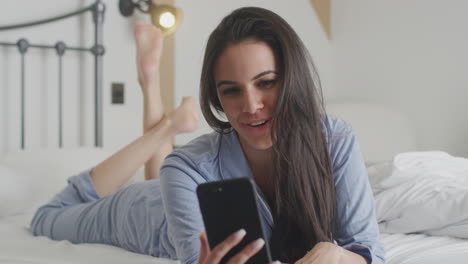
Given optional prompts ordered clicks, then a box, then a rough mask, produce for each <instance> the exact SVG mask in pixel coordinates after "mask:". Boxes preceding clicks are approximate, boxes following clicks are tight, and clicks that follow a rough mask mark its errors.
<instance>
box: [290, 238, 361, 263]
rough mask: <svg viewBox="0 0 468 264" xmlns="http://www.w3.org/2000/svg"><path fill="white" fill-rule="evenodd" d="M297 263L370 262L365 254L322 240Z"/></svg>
mask: <svg viewBox="0 0 468 264" xmlns="http://www.w3.org/2000/svg"><path fill="white" fill-rule="evenodd" d="M296 264H368V262H367V260H366V259H365V258H364V257H363V256H361V255H358V254H356V253H354V252H352V251H349V250H346V249H344V248H342V247H340V246H338V245H335V244H333V243H330V242H321V243H318V244H317V245H315V247H314V248H312V250H311V251H309V252H308V253H307V254H306V255H305V256H304V257H303V258H301V259H300V260H298V261H297V262H296Z"/></svg>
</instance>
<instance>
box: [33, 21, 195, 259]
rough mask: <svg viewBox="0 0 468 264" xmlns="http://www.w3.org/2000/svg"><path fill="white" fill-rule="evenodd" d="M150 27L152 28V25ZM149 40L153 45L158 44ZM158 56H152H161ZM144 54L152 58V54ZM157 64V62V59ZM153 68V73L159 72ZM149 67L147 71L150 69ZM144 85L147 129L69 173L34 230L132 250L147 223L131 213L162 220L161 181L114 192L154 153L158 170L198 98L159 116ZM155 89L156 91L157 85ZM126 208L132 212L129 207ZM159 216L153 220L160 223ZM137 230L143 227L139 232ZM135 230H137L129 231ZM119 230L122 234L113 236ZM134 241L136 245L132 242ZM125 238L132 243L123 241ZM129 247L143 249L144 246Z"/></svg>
mask: <svg viewBox="0 0 468 264" xmlns="http://www.w3.org/2000/svg"><path fill="white" fill-rule="evenodd" d="M137 28H138V26H137ZM145 30H146V29H145ZM150 30H153V29H151V28H150ZM137 31H138V30H136V32H137ZM145 32H147V31H143V33H141V32H140V33H139V34H140V35H139V34H136V38H137V42H138V41H141V42H145V41H146V40H145V41H142V40H141V39H139V37H141V38H144V37H145V36H146V37H147V35H145ZM154 32H157V31H154V30H153V31H152V32H150V33H149V34H150V35H151V34H152V36H153V37H154V36H155V35H154V34H155V33H154ZM156 36H157V35H156ZM138 45H140V46H139V47H138V51H137V54H139V55H141V54H143V52H141V51H142V50H143V49H142V48H141V45H143V44H142V43H140V44H138ZM151 45H153V46H154V45H156V46H157V43H153V44H151ZM151 45H150V46H151ZM159 52H160V51H159ZM158 56H160V54H159V55H158ZM158 56H155V57H153V58H156V59H159V57H158ZM143 57H145V58H150V57H151V56H143ZM145 65H146V66H145ZM148 65H149V66H148ZM151 65H152V64H151V63H146V64H143V63H142V65H139V66H143V67H142V68H143V70H139V74H140V73H142V72H143V71H145V69H146V70H148V69H149V68H151V67H150V66H151ZM157 65H159V62H158V63H157ZM153 66H154V65H153ZM158 67H159V66H158ZM157 69H158V68H156V72H157V71H158V70H157ZM147 72H151V71H150V70H148V71H147ZM147 75H148V76H146V75H145V74H142V75H141V76H140V82H141V83H142V84H145V83H148V84H151V83H153V82H154V80H155V79H153V81H151V80H150V79H151V78H152V76H150V75H151V74H147ZM145 76H146V77H145ZM141 78H146V79H141ZM156 80H157V78H156ZM145 87H146V88H145ZM148 87H150V86H144V87H142V89H143V90H144V94H145V93H146V94H145V100H146V101H145V107H146V106H147V107H148V111H145V126H146V124H150V123H153V125H152V126H151V127H150V125H148V129H145V133H144V135H143V136H141V137H140V138H138V139H137V140H135V141H133V142H132V143H130V144H129V145H127V146H126V147H124V148H123V149H122V150H120V151H119V152H117V153H115V154H114V155H112V156H111V157H109V158H108V159H107V160H105V161H103V162H102V163H100V164H99V165H97V166H96V167H95V168H94V169H93V170H92V171H87V172H84V173H82V174H80V175H78V176H74V177H71V178H70V179H69V184H68V186H67V187H66V188H65V189H64V190H63V191H62V192H61V193H59V194H58V195H56V196H55V198H54V199H53V200H52V201H51V202H50V203H48V204H46V205H44V206H42V207H41V208H39V209H38V211H37V212H36V214H35V216H34V218H33V220H32V222H31V229H32V232H33V234H34V235H45V236H48V237H50V238H53V239H56V240H63V239H65V240H70V241H72V242H75V243H107V244H113V245H117V246H121V247H124V248H127V249H130V250H133V249H132V248H141V247H146V246H147V245H146V244H145V243H146V242H144V241H146V240H142V239H141V236H140V235H141V234H140V233H142V232H143V231H144V230H146V228H148V226H146V224H145V223H138V221H139V220H138V219H142V218H144V216H142V217H136V218H132V216H134V215H139V214H140V213H142V214H143V215H145V212H154V213H156V214H160V215H157V216H156V218H158V217H159V218H158V219H159V220H161V219H163V217H164V215H163V210H162V204H161V205H157V203H158V202H160V201H159V198H158V197H157V195H159V194H158V193H159V186H156V185H157V184H159V182H158V181H152V182H145V183H140V184H138V185H133V186H130V187H128V188H125V189H123V190H120V191H119V192H116V191H117V190H119V189H120V187H121V186H123V185H124V184H125V183H127V182H128V180H129V178H130V177H131V176H132V175H133V174H134V173H135V172H136V170H137V169H138V168H140V167H141V166H142V165H143V164H144V163H145V162H148V161H149V160H150V159H153V158H154V159H157V160H158V162H159V163H154V164H155V166H153V167H152V168H153V169H154V170H156V171H157V173H159V166H160V161H162V159H163V158H164V157H165V156H166V155H167V154H168V152H167V150H161V148H160V147H161V146H163V145H165V144H168V143H170V140H171V138H172V137H174V135H176V134H178V133H186V132H191V131H194V130H195V129H196V127H197V125H198V113H197V110H196V103H195V101H194V99H193V98H189V97H186V98H184V99H183V101H182V103H181V105H180V106H179V107H178V108H177V109H175V110H174V111H172V112H170V113H168V114H167V115H165V116H163V115H160V116H159V119H158V118H157V116H158V114H161V112H160V111H159V110H161V109H159V108H157V107H155V108H154V109H153V108H152V107H151V106H150V105H152V104H150V103H151V102H154V100H156V99H157V98H158V96H159V95H158V96H154V97H151V98H153V99H150V96H149V95H150V94H151V93H152V92H154V91H155V89H153V90H151V91H149V90H148V89H147V88H148ZM157 92H158V93H157V94H159V90H157ZM158 109H159V110H158ZM148 120H149V121H148ZM159 160H160V161H159ZM141 184H147V185H144V187H145V188H142V187H141V186H142V185H141ZM153 185H154V186H153ZM139 186H140V187H139ZM147 186H149V187H151V186H153V187H154V188H152V189H151V190H150V191H149V192H150V193H152V195H147V196H145V195H143V194H144V192H145V190H146V191H148V190H147V188H146V187H147ZM153 190H154V191H153ZM141 195H143V198H145V197H153V198H154V199H156V200H155V201H152V202H150V203H149V204H152V205H153V206H154V205H155V204H156V207H158V208H159V207H161V208H159V210H158V208H156V210H151V209H155V208H145V207H146V206H147V204H146V203H141V202H140V201H142V200H144V199H142V198H141V197H142V196H141ZM145 199H146V198H145ZM150 199H152V198H150ZM129 210H133V211H132V212H130V211H129ZM146 216H147V218H151V219H152V220H151V221H154V219H155V217H154V216H148V215H146ZM159 220H156V221H155V222H162V221H159ZM155 228H157V227H155ZM137 229H142V230H143V231H141V232H140V231H138V230H137ZM150 229H151V227H150ZM122 230H123V231H125V230H127V231H128V230H132V232H126V233H125V232H123V233H122V232H120V231H122ZM133 230H137V231H135V232H133ZM117 233H119V234H120V236H116V234H117ZM132 235H134V236H136V238H134V239H132V238H129V237H130V236H132ZM127 238H128V239H127ZM132 241H133V242H135V243H137V244H138V243H139V244H138V245H137V246H134V245H133V246H132V243H133V242H132ZM126 243H130V244H129V245H127V244H126ZM133 251H137V252H142V253H143V252H146V251H145V250H143V251H141V250H133Z"/></svg>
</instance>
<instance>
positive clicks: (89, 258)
mask: <svg viewBox="0 0 468 264" xmlns="http://www.w3.org/2000/svg"><path fill="white" fill-rule="evenodd" d="M31 218H32V213H25V214H20V215H16V216H9V217H3V218H0V234H1V236H0V263H35V264H36V263H37V264H39V263H44V264H45V263H47V264H54V263H57V264H58V263H65V264H66V263H91V264H92V263H96V264H98V263H99V264H103V263H113V264H118V263H122V264H124V263H125V264H128V263H133V264H175V263H179V262H178V261H173V260H169V259H162V258H155V257H151V256H147V255H141V254H136V253H132V252H129V251H127V250H124V249H121V248H118V247H114V246H109V245H103V244H72V243H70V242H68V241H54V240H51V239H49V238H47V237H34V236H33V235H32V234H31V232H30V231H29V221H30V219H31Z"/></svg>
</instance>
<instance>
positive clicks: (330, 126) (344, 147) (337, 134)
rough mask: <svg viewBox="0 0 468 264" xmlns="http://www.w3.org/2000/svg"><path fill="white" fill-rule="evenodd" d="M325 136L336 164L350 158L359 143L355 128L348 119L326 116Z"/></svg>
mask: <svg viewBox="0 0 468 264" xmlns="http://www.w3.org/2000/svg"><path fill="white" fill-rule="evenodd" d="M324 130H325V132H324V133H325V137H326V140H327V144H328V152H329V154H330V158H331V159H332V162H333V164H334V165H336V164H339V163H341V161H344V160H346V159H347V158H348V156H349V155H350V154H351V152H352V150H353V148H355V147H356V146H357V145H356V144H357V142H356V137H355V135H354V131H353V128H352V127H351V125H350V124H348V123H347V122H346V121H344V120H342V119H339V118H336V117H333V116H327V117H326V118H324Z"/></svg>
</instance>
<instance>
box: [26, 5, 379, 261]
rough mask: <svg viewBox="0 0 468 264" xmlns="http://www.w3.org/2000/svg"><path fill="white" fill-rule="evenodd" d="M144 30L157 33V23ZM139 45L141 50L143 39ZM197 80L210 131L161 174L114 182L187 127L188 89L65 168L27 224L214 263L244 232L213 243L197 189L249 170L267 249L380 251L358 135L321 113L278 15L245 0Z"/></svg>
mask: <svg viewBox="0 0 468 264" xmlns="http://www.w3.org/2000/svg"><path fill="white" fill-rule="evenodd" d="M137 31H138V30H137ZM146 33H148V34H146V35H147V36H150V37H148V39H152V38H154V39H160V37H158V34H159V33H158V34H154V32H151V31H150V30H148V31H146ZM150 33H153V34H150ZM139 41H140V42H141V43H146V44H148V43H150V44H148V45H146V46H147V47H149V48H148V49H147V50H150V51H153V52H150V53H151V54H160V49H159V51H158V52H159V53H158V52H154V50H158V49H157V48H156V49H155V48H154V47H155V46H158V45H159V46H160V41H153V42H145V41H142V39H139V38H138V34H137V43H138V42H139ZM141 43H140V44H141ZM154 43H158V45H154ZM137 46H138V48H139V50H138V52H139V54H140V55H141V54H143V53H144V52H142V51H144V50H146V49H145V48H144V47H145V45H143V44H141V45H137ZM144 57H145V58H150V57H151V56H144ZM157 57H158V56H154V57H153V59H148V61H149V62H148V61H147V63H143V62H142V60H140V71H139V72H140V81H141V83H142V86H143V87H145V88H144V89H143V90H144V92H145V91H147V93H148V94H150V91H154V90H156V91H158V89H154V90H153V89H151V88H150V89H148V86H153V87H156V86H157V85H149V84H152V83H156V82H157V81H155V77H154V76H156V75H155V74H154V73H155V72H156V71H157V70H155V68H157V67H154V65H155V64H154V63H151V61H154V58H157ZM140 58H143V57H141V56H140ZM156 61H157V59H156ZM311 71H312V73H313V75H312V74H311ZM156 79H157V78H156ZM200 85H201V93H200V95H201V98H200V103H201V108H202V111H203V115H204V117H205V119H206V120H207V121H208V123H209V124H210V125H211V126H212V127H213V128H214V129H215V130H216V131H217V132H214V133H212V134H208V135H204V136H202V137H200V138H197V139H195V140H193V141H192V142H190V143H189V144H187V145H186V146H183V147H181V148H179V149H177V150H175V151H174V152H172V153H171V154H170V155H168V156H167V158H166V159H165V161H164V164H163V165H162V167H161V170H160V174H161V179H160V180H151V181H147V182H145V183H140V184H134V185H130V186H128V187H126V188H124V189H121V190H119V191H117V192H115V191H116V190H118V189H119V188H120V187H121V186H122V185H123V184H124V183H125V182H126V180H127V179H128V178H129V177H130V176H129V175H131V174H132V173H133V172H134V171H135V170H136V169H137V168H138V166H139V165H141V164H143V163H144V162H145V161H146V160H148V159H149V157H150V156H151V155H154V156H153V157H152V158H151V159H150V160H149V162H151V161H153V163H152V164H153V167H150V168H152V169H153V173H154V169H155V168H157V166H158V162H155V160H160V159H158V158H157V157H155V156H159V157H161V156H164V154H165V152H164V153H156V154H154V153H153V152H154V150H153V149H154V147H153V146H156V145H158V146H159V145H161V144H162V143H163V142H164V141H166V142H167V140H168V138H169V137H168V136H167V135H170V136H171V135H174V134H175V133H179V132H187V131H191V130H193V129H194V127H195V123H196V122H195V121H196V119H197V117H196V116H193V112H192V111H191V109H193V103H192V102H191V101H190V99H186V101H185V102H184V103H183V104H182V106H181V107H180V108H179V109H176V110H175V111H174V112H173V113H171V114H169V115H168V116H166V117H163V116H162V115H160V120H159V121H158V120H157V118H155V119H153V120H157V121H154V122H155V123H157V124H156V125H155V126H154V127H153V128H152V129H151V130H149V131H147V133H145V135H144V136H143V137H141V138H140V139H138V140H137V141H135V142H134V143H132V144H130V145H129V146H128V147H127V148H126V149H123V150H122V151H120V152H118V153H117V154H116V155H114V156H113V157H111V158H110V159H109V160H107V161H105V162H103V163H102V164H100V165H98V166H97V167H96V168H94V169H93V170H92V171H91V172H85V173H83V174H81V175H78V176H75V177H72V178H70V180H69V186H68V187H67V189H65V190H64V191H63V192H62V193H60V194H59V195H58V196H57V197H56V198H55V199H54V200H53V201H52V202H51V203H50V204H48V205H46V206H44V207H42V208H40V209H39V211H38V212H37V214H36V216H35V218H34V219H33V223H32V227H33V231H34V233H35V234H37V235H47V236H49V237H52V238H54V239H68V240H71V241H73V242H99V243H108V244H113V245H117V246H121V247H124V248H127V249H129V250H132V251H136V252H140V253H145V254H150V255H153V256H158V257H169V258H177V259H180V260H181V261H182V262H183V263H206V264H208V263H210V264H211V263H219V261H220V259H221V258H222V257H223V256H224V255H225V254H226V253H227V252H228V251H229V250H230V249H231V248H232V247H234V246H235V245H236V244H237V243H239V242H240V241H241V240H242V237H243V236H244V235H245V232H244V231H243V230H240V231H238V232H236V233H235V234H233V235H232V236H230V237H229V238H227V239H226V240H225V241H224V242H223V243H221V244H220V245H218V246H217V247H215V248H213V249H211V250H210V249H209V246H208V242H207V239H206V235H205V234H204V233H203V232H202V230H203V222H202V218H201V215H200V212H199V208H198V202H197V198H196V193H195V190H196V187H197V185H198V184H200V183H204V182H207V181H215V180H221V179H229V178H237V177H244V176H248V177H251V178H253V179H254V181H255V182H256V184H257V187H258V188H257V190H258V193H259V199H260V212H261V220H262V221H263V223H264V226H266V233H267V238H268V239H269V241H270V246H271V251H272V254H273V258H274V259H277V260H280V261H282V262H289V263H292V262H297V263H315V264H322V263H323V264H325V263H326V264H338V263H383V262H384V256H383V255H384V252H383V247H382V244H381V243H380V241H379V232H378V227H377V223H376V218H375V208H374V201H373V197H372V191H371V190H370V187H369V183H368V181H367V174H366V170H365V167H364V164H363V161H362V157H361V154H360V152H359V148H358V145H357V142H356V140H355V138H354V135H353V134H352V131H351V129H350V128H349V126H348V125H346V124H345V123H344V122H342V121H339V120H336V119H332V118H328V117H327V116H326V115H325V111H324V110H323V107H322V100H321V95H320V93H319V90H320V87H319V80H318V77H317V75H316V74H315V71H314V67H313V65H312V63H311V60H310V58H309V55H308V53H307V51H306V49H305V47H304V45H303V44H302V42H301V41H300V39H299V37H298V36H297V35H296V33H295V32H294V30H293V29H292V28H291V27H290V26H289V25H288V24H287V23H286V22H285V21H284V20H283V19H282V18H280V17H279V16H278V15H276V14H274V13H272V12H270V11H268V10H265V9H261V8H252V7H250V8H240V9H237V10H235V11H234V12H232V13H231V14H229V15H228V16H227V17H225V18H224V19H223V20H222V21H221V23H220V24H219V25H218V27H217V28H216V29H215V30H214V31H213V33H212V34H211V35H210V38H209V40H208V44H207V48H206V51H205V58H204V63H203V69H202V76H201V83H200ZM145 98H146V96H145ZM145 102H146V100H145ZM148 102H149V101H148ZM213 109H214V110H215V111H216V113H213ZM219 116H221V118H220V117H219ZM223 116H224V117H225V118H227V121H225V120H224V121H223V119H224V118H223ZM145 120H147V118H145ZM148 123H149V122H148ZM146 127H150V126H146ZM147 169H148V164H147ZM147 176H148V177H149V178H151V173H147ZM104 196H105V197H104ZM103 197H104V198H103ZM74 224H76V225H74ZM200 232H202V233H201V235H200ZM334 241H336V242H337V243H336V244H335V243H333V242H334ZM263 245H264V241H262V240H261V239H259V240H257V241H254V242H252V243H251V244H250V245H248V246H247V247H246V248H244V249H243V250H242V251H241V252H240V253H239V254H238V255H236V256H234V257H233V258H232V259H231V260H230V263H245V262H246V261H247V260H248V259H249V258H250V257H251V256H253V255H254V254H255V253H256V252H258V251H259V250H260V249H261V248H262V247H263Z"/></svg>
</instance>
